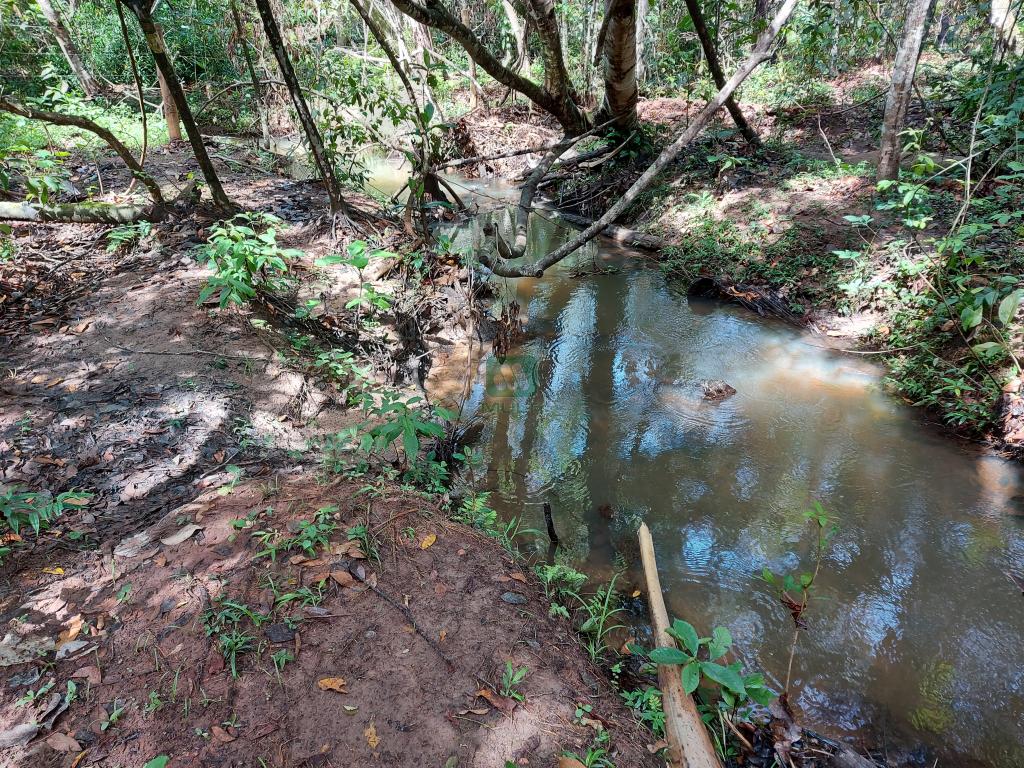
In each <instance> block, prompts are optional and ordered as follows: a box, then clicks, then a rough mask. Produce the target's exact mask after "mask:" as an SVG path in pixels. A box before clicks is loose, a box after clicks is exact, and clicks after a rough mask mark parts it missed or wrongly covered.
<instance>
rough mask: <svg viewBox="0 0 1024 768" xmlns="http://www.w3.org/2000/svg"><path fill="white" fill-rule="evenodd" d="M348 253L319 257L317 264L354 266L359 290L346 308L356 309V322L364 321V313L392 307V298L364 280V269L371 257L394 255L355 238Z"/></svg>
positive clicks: (319, 265) (348, 248)
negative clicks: (369, 246)
mask: <svg viewBox="0 0 1024 768" xmlns="http://www.w3.org/2000/svg"><path fill="white" fill-rule="evenodd" d="M346 251H347V253H345V254H340V253H334V254H331V255H329V256H325V257H323V258H322V259H317V261H316V266H318V267H329V266H332V265H335V264H346V265H348V266H350V267H353V268H354V269H355V270H356V272H357V273H358V275H359V292H358V294H356V296H354V297H353V298H351V299H349V300H348V302H346V304H345V309H354V310H356V324H357V325H359V324H360V323H361V322H362V317H363V315H362V313H363V312H364V311H365V312H367V313H372V312H373V311H374V310H380V311H387V310H388V309H390V308H391V300H390V299H389V298H388V297H387V296H385V295H384V294H382V293H380V292H378V291H377V289H376V288H374V286H373V284H372V283H367V282H364V281H363V270H364V269H366V268H367V267H368V266H369V264H370V260H371V259H382V258H389V257H394V255H395V254H393V253H391V252H390V251H381V250H377V251H369V250H367V245H366V241H364V240H353V241H352V242H351V243H349V244H348V247H347V248H346Z"/></svg>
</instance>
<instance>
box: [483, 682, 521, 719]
mask: <svg viewBox="0 0 1024 768" xmlns="http://www.w3.org/2000/svg"><path fill="white" fill-rule="evenodd" d="M476 695H477V696H480V697H481V698H484V699H487V702H488V703H489V704H490V705H491V706H492V707H494V708H495V709H496V710H498V711H499V712H501V714H503V715H505V716H506V717H507V716H509V715H511V714H512V710H514V709H515V708H516V700H515V699H510V698H507V697H505V696H499V695H498V694H497V693H495V692H494V691H492V690H491V689H490V688H481V689H480V690H479V691H477V692H476Z"/></svg>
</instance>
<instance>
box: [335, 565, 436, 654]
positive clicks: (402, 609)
mask: <svg viewBox="0 0 1024 768" xmlns="http://www.w3.org/2000/svg"><path fill="white" fill-rule="evenodd" d="M361 572H362V571H361V570H360V569H359V568H358V567H350V568H349V573H350V574H352V576H354V577H355V578H356V579H357V580H358V581H359V582H360V583H362V584H363V585H364V586H366V587H369V589H370V590H371V591H372V592H373V593H374V594H375V595H377V597H379V598H380V599H381V600H383V601H384V602H385V603H387V604H388V605H390V606H391V607H392V608H394V609H395V610H397V611H398V612H399V613H401V614H402V616H404V617H405V620H406V621H408V622H409V624H410V625H411V626H412V628H413V631H415V632H416V634H417V635H419V636H420V637H422V638H423V641H424V642H425V643H426V644H427V645H429V646H430V649H431V650H432V651H433V652H434V653H436V654H437V655H438V657H439V658H440V659H441V661H443V662H444V663H445V666H447V667H448V671H450V672H454V671H455V663H454V662H453V661H452V660H451V659H449V658H448V657H447V656H445V654H444V651H442V650H441V649H440V648H438V647H437V643H435V642H434V641H433V640H432V639H431V638H430V637H429V636H428V635H427V634H426V633H425V632H424V631H423V630H422V629H420V628H419V625H417V624H416V619H414V618H413V615H412V611H410V610H409V609H408V608H407V607H406V606H404V605H402V604H401V603H399V602H398V601H397V600H395V599H394V598H392V597H390V596H388V595H387V594H386V593H384V592H383V591H382V590H381V589H380V588H379V587H375V586H373V584H370V583H369V582H368V581H367V580H366V577H365V576H361V575H360V573H361Z"/></svg>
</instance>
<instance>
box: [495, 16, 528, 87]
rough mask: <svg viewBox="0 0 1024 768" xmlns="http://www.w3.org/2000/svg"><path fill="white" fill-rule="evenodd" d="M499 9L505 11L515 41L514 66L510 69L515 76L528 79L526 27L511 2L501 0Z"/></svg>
mask: <svg viewBox="0 0 1024 768" xmlns="http://www.w3.org/2000/svg"><path fill="white" fill-rule="evenodd" d="M501 7H502V8H504V9H505V15H506V16H507V17H508V26H509V28H510V29H511V30H512V37H514V38H515V40H516V65H515V66H514V67H513V68H512V69H513V71H515V72H516V73H517V74H520V75H524V76H526V77H529V75H530V51H529V50H528V48H527V45H526V26H525V25H524V24H523V21H522V19H520V18H519V14H518V13H517V12H516V8H515V6H514V5H512V2H511V0H501Z"/></svg>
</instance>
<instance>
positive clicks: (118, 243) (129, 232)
mask: <svg viewBox="0 0 1024 768" xmlns="http://www.w3.org/2000/svg"><path fill="white" fill-rule="evenodd" d="M152 230H153V225H152V224H151V223H149V222H148V221H139V222H136V223H134V224H122V225H121V226H120V227H114V228H113V229H112V230H110V231H109V232H107V253H114V252H115V251H119V250H121V249H122V248H126V247H128V246H134V245H135V244H136V243H138V242H139V241H140V240H142V239H143V238H144V237H146V236H147V235H148V234H149V233H150V232H151V231H152Z"/></svg>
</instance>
